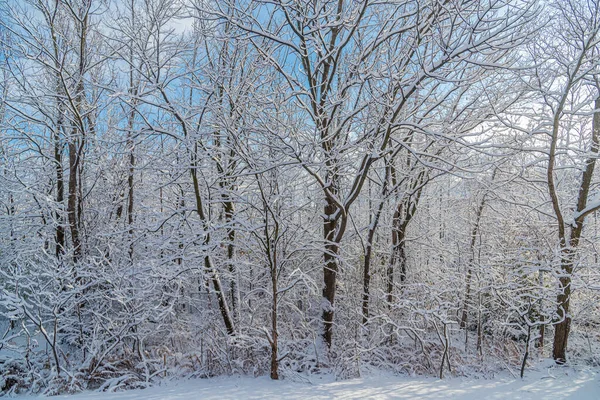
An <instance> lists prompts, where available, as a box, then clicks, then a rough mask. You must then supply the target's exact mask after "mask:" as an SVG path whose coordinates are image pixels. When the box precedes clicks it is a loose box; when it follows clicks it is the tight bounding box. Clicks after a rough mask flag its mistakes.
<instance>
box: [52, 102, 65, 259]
mask: <svg viewBox="0 0 600 400" xmlns="http://www.w3.org/2000/svg"><path fill="white" fill-rule="evenodd" d="M62 112H63V110H62V109H61V107H60V106H59V109H58V113H59V115H58V119H57V124H56V125H57V126H56V130H55V131H54V164H55V170H56V206H57V208H58V209H57V210H56V211H55V213H54V215H55V218H56V233H55V239H54V241H55V245H56V258H61V256H62V255H63V254H64V253H65V226H64V220H63V214H62V208H63V206H64V201H65V180H64V176H63V165H62V163H63V161H62V143H61V140H60V130H61V129H62V124H63V116H62Z"/></svg>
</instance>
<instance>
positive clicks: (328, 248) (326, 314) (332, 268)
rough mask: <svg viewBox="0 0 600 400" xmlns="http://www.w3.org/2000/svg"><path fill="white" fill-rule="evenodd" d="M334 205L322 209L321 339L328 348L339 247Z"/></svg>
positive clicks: (330, 341) (330, 336)
mask: <svg viewBox="0 0 600 400" xmlns="http://www.w3.org/2000/svg"><path fill="white" fill-rule="evenodd" d="M336 210H337V207H336V205H335V204H334V203H333V202H331V201H329V200H327V204H326V205H325V208H324V221H323V236H324V239H325V251H324V253H323V260H324V268H323V282H324V284H325V286H324V288H323V298H324V300H325V301H324V304H323V328H324V331H323V339H324V340H325V343H326V344H327V346H328V347H331V344H332V339H333V315H334V304H335V289H336V280H337V273H338V256H339V254H338V253H339V246H338V244H337V243H335V235H336V227H337V220H336V219H335V218H334V214H335V212H336Z"/></svg>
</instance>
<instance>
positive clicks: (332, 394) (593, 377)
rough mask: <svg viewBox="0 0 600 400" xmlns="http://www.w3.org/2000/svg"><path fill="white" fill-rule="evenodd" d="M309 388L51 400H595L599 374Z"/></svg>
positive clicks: (194, 384)
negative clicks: (416, 399) (417, 399)
mask: <svg viewBox="0 0 600 400" xmlns="http://www.w3.org/2000/svg"><path fill="white" fill-rule="evenodd" d="M311 380H312V382H311V383H299V382H293V381H290V380H283V381H272V380H270V379H269V378H268V377H260V378H250V377H222V378H211V379H196V380H187V381H172V382H169V383H166V384H164V385H163V386H155V387H152V388H149V389H144V390H131V391H127V392H119V393H101V392H88V393H84V394H77V395H72V396H57V397H53V399H65V400H188V399H189V400H195V399H198V400H199V399H202V400H224V399H267V400H269V399H292V400H293V399H311V400H312V399H315V400H318V399H344V400H350V399H379V400H383V399H415V398H419V399H426V400H428V399H472V400H479V399H510V400H525V399H535V400H542V399H558V398H560V399H577V400H592V399H593V400H598V399H600V369H597V368H596V369H594V368H580V369H574V368H569V367H556V366H550V367H545V368H544V367H543V366H541V367H539V368H538V369H537V370H528V371H527V374H526V376H525V378H524V379H523V380H521V379H519V378H514V377H513V376H512V375H508V374H506V375H504V374H503V375H499V376H497V377H496V378H494V379H475V378H448V379H444V380H440V379H435V378H425V377H417V378H412V377H407V376H393V375H388V374H383V375H382V374H379V375H373V376H366V377H363V378H359V379H350V380H345V381H334V380H333V378H331V377H329V376H324V377H322V378H321V379H319V378H314V377H313V378H311ZM34 398H35V399H39V397H19V400H26V399H34Z"/></svg>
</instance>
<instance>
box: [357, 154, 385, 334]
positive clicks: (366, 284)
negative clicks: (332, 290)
mask: <svg viewBox="0 0 600 400" xmlns="http://www.w3.org/2000/svg"><path fill="white" fill-rule="evenodd" d="M390 170H391V167H389V166H386V169H385V178H384V180H383V187H382V191H381V194H382V198H381V200H380V202H379V205H378V207H377V211H376V212H375V216H374V218H373V220H372V221H371V225H370V226H369V233H368V235H367V248H366V251H365V261H364V264H363V295H362V314H363V319H362V323H363V325H366V324H367V322H368V321H369V301H370V298H369V296H370V294H369V291H370V286H371V259H372V255H373V241H374V239H375V231H376V230H377V227H378V226H379V221H380V219H381V213H382V211H383V205H384V204H385V196H386V194H387V184H388V178H389V175H390Z"/></svg>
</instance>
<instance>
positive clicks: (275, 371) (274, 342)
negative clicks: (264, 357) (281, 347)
mask: <svg viewBox="0 0 600 400" xmlns="http://www.w3.org/2000/svg"><path fill="white" fill-rule="evenodd" d="M276 257H277V254H276V253H275V254H273V265H272V266H271V286H272V291H273V303H272V305H271V379H275V380H277V379H279V359H278V352H277V351H278V348H277V346H278V336H279V334H278V332H277V301H278V298H277V258H276Z"/></svg>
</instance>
